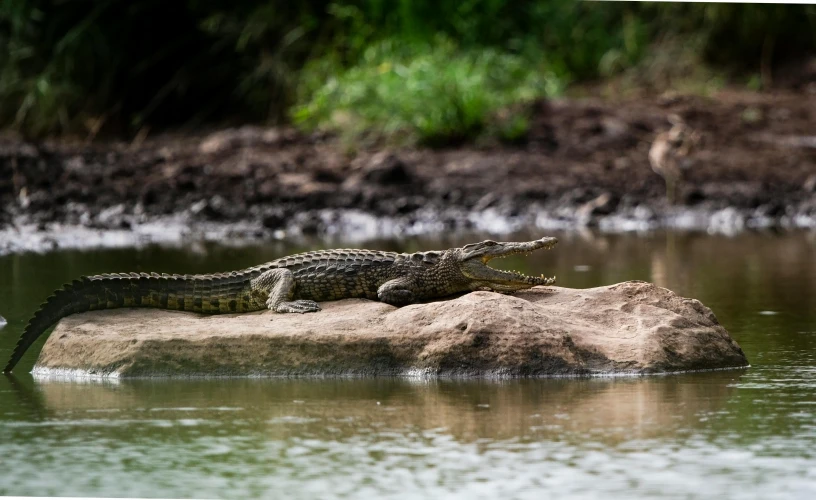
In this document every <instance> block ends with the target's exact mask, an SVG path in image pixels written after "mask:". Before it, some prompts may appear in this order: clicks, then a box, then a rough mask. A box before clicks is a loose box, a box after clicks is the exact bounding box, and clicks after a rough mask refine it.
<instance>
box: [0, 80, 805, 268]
mask: <svg viewBox="0 0 816 500" xmlns="http://www.w3.org/2000/svg"><path fill="white" fill-rule="evenodd" d="M670 114H677V115H679V116H680V117H682V119H683V120H684V121H685V122H686V123H687V124H688V125H689V126H691V127H693V128H694V129H696V130H698V131H699V132H700V134H701V136H702V143H701V144H700V145H699V146H698V148H697V149H696V150H695V151H694V152H693V153H692V154H691V155H690V157H689V159H688V162H687V168H686V169H685V170H684V172H683V181H682V182H681V183H680V185H679V189H678V203H677V204H676V205H669V204H668V203H667V201H666V196H665V187H664V182H663V179H662V178H661V177H660V176H658V175H657V174H655V173H654V172H653V171H652V169H651V167H650V164H649V160H648V151H649V148H650V146H651V144H652V141H653V140H654V139H655V137H656V135H657V134H658V133H660V132H662V131H665V130H667V129H668V128H669V127H670V123H669V121H668V116H669V115H670ZM530 116H531V128H530V131H529V133H528V135H527V137H526V138H525V140H524V141H522V142H520V143H517V144H513V145H507V144H500V143H498V142H495V143H484V144H475V145H473V144H471V145H464V146H459V147H455V148H448V149H422V148H419V149H418V148H385V147H382V148H375V149H362V150H353V149H352V148H351V147H350V145H349V144H347V143H344V142H343V141H341V140H339V139H336V138H332V137H329V136H326V135H325V134H317V133H316V134H303V133H299V132H297V131H295V130H291V129H266V128H260V127H254V126H248V127H242V128H238V129H227V130H221V131H216V132H213V133H184V134H182V133H175V134H163V135H157V136H155V137H152V138H147V139H146V140H143V141H140V142H132V143H126V142H117V141H111V142H94V143H90V144H85V143H81V142H70V141H66V140H60V141H45V142H41V143H31V142H26V141H24V140H22V139H20V138H18V137H14V136H10V135H5V136H1V137H0V253H8V252H18V251H27V250H43V249H49V248H55V247H57V248H58V247H82V246H117V245H132V244H138V243H139V242H162V241H181V240H185V239H188V238H193V239H218V240H231V241H241V240H259V239H271V238H282V237H296V236H297V235H308V236H320V237H331V236H335V235H338V234H340V235H343V236H344V237H345V238H346V239H351V240H353V239H356V238H359V239H366V238H371V237H382V236H392V235H406V234H422V233H434V232H441V231H457V230H466V231H474V230H476V231H483V232H488V233H496V234H501V233H507V232H511V231H516V230H518V229H520V228H523V227H527V228H529V227H537V228H541V229H553V228H558V229H564V228H575V227H583V226H597V227H599V228H600V229H601V230H605V231H629V230H650V229H654V228H658V227H679V228H684V229H702V230H708V231H711V232H726V233H733V232H737V231H740V230H744V229H751V228H758V227H811V228H816V136H814V135H813V134H814V130H816V127H814V124H816V96H813V95H811V94H808V93H807V92H805V91H802V92H799V93H793V92H779V93H768V94H758V93H748V92H745V93H741V92H723V93H721V94H718V95H717V96H715V97H712V98H706V97H697V96H694V97H691V96H659V97H652V98H640V99H638V100H632V101H618V102H609V101H600V100H586V99H583V100H562V101H552V102H538V103H535V104H534V105H532V106H531V109H530Z"/></svg>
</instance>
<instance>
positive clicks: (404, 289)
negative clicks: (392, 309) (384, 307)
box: [377, 278, 416, 306]
mask: <svg viewBox="0 0 816 500" xmlns="http://www.w3.org/2000/svg"><path fill="white" fill-rule="evenodd" d="M377 298H378V299H380V302H385V303H386V304H391V305H392V306H404V305H406V304H413V303H414V302H415V301H416V294H414V290H413V281H412V280H411V279H410V278H395V279H392V280H390V281H386V282H385V283H383V284H382V285H380V288H378V289H377Z"/></svg>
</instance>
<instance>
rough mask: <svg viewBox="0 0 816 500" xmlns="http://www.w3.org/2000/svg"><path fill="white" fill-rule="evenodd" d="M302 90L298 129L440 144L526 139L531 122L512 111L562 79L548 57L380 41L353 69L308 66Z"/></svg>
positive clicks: (550, 92) (555, 91)
mask: <svg viewBox="0 0 816 500" xmlns="http://www.w3.org/2000/svg"><path fill="white" fill-rule="evenodd" d="M301 85H302V87H301V88H300V92H299V94H300V95H302V96H303V98H302V101H301V104H299V105H297V106H295V107H294V108H293V110H292V119H293V121H294V123H295V124H297V125H300V126H302V127H305V128H308V129H322V130H328V131H332V132H338V133H341V134H342V135H344V136H345V137H350V138H359V137H362V136H364V135H367V136H369V138H370V139H378V138H392V139H393V138H395V139H397V140H398V141H408V142H417V143H420V144H424V145H431V146H443V145H448V144H453V143H459V142H463V141H470V140H474V139H478V138H480V137H482V136H485V135H491V136H495V137H498V138H499V139H503V140H507V141H509V142H515V141H519V140H521V139H522V138H523V137H524V135H525V134H526V131H527V128H528V122H527V120H526V117H525V116H524V115H523V112H522V111H515V112H510V113H509V114H508V110H509V109H511V108H516V109H519V110H520V109H522V107H521V106H518V104H520V103H525V102H529V101H533V100H535V99H538V98H541V97H552V96H556V95H559V94H561V93H562V91H563V89H564V85H565V80H564V79H563V78H560V77H558V76H557V75H556V74H555V73H554V72H552V71H550V70H549V69H548V68H547V64H546V61H545V60H544V59H543V57H538V58H534V57H530V56H523V55H516V54H511V53H507V52H501V51H498V50H495V49H484V50H463V49H461V48H459V47H458V46H457V45H456V44H455V43H454V42H453V41H451V40H450V39H447V38H444V37H441V36H440V37H437V39H436V41H435V43H434V44H433V46H428V45H424V44H416V43H414V44H411V43H406V42H403V41H400V40H398V39H390V40H385V41H381V42H379V43H376V44H374V45H372V46H370V47H368V49H367V50H366V51H365V53H364V54H363V56H362V58H361V60H360V62H359V63H358V64H356V65H354V66H352V67H350V68H348V69H343V68H338V67H337V66H336V65H334V64H331V63H330V62H327V61H325V60H324V61H318V62H316V63H314V64H313V65H311V66H307V67H306V68H305V69H304V71H303V75H302V80H301Z"/></svg>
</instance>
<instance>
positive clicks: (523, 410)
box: [0, 233, 816, 499]
mask: <svg viewBox="0 0 816 500" xmlns="http://www.w3.org/2000/svg"><path fill="white" fill-rule="evenodd" d="M530 236H538V235H529V234H520V235H517V237H516V238H514V239H527V238H528V237H530ZM558 236H559V239H560V240H561V243H560V244H559V246H558V247H556V249H555V250H553V251H550V252H544V253H540V254H534V255H533V256H531V257H528V258H524V257H518V258H510V259H504V260H502V261H499V262H497V263H496V266H497V267H505V268H515V269H518V270H521V271H525V272H528V273H542V272H543V273H545V274H547V275H550V274H556V275H557V276H558V278H559V284H561V285H562V286H572V287H581V288H583V287H591V286H598V285H604V284H610V283H615V282H619V281H623V280H627V279H642V280H649V281H654V282H656V283H658V284H659V285H662V286H666V287H668V288H671V289H673V290H675V291H677V292H678V293H680V294H682V295H686V296H692V297H696V298H698V299H700V300H702V301H703V302H704V303H705V304H706V305H708V306H710V307H711V308H712V309H713V310H714V312H715V313H716V314H717V317H718V318H719V320H720V322H721V323H722V324H723V325H724V326H725V327H726V328H727V329H728V330H729V331H730V332H731V333H732V335H733V336H734V338H735V339H736V340H737V341H738V342H739V343H740V345H741V346H742V347H743V349H744V350H745V352H746V354H747V356H748V358H749V360H750V361H751V364H752V367H751V368H750V369H747V370H736V371H723V372H712V373H700V374H687V375H677V376H662V377H651V378H617V379H575V380H522V381H500V382H495V381H491V382H487V381H477V380H468V381H428V380H401V379H374V380H256V379H243V380H186V381H170V380H121V381H118V382H116V381H85V382H76V381H75V382H70V381H45V380H34V379H32V378H31V377H30V376H28V375H25V374H24V372H26V371H27V370H28V369H30V367H31V366H32V364H33V363H34V360H35V358H36V351H38V350H39V347H40V346H41V345H42V342H40V343H38V344H37V345H36V346H35V348H33V349H32V350H31V351H30V352H29V354H28V355H27V356H26V357H25V358H24V361H23V363H21V365H20V368H21V369H20V372H21V373H23V375H18V376H17V377H16V378H6V377H0V457H2V458H1V459H0V463H2V471H3V472H2V473H0V495H3V494H5V495H10V494H15V495H36V496H40V495H55V496H56V495H62V496H139V497H200V498H242V497H264V498H380V497H383V496H389V497H396V498H434V497H439V496H443V495H446V496H449V497H451V498H463V499H464V498H496V497H504V498H547V497H549V496H558V497H573V498H633V497H649V498H655V497H658V498H690V497H692V496H700V495H704V496H706V497H716V498H719V497H722V498H725V497H732V498H803V499H804V498H816V451H814V450H816V381H815V377H814V376H816V258H814V257H816V234H814V233H786V234H744V235H740V236H737V237H733V238H727V237H715V236H708V235H704V234H678V233H656V234H650V235H645V236H636V235H595V234H592V233H585V234H581V233H571V234H564V235H558ZM478 239H480V238H478V237H477V236H474V237H467V238H454V237H452V238H450V239H447V240H440V239H437V240H433V239H414V240H408V241H401V242H395V241H372V242H368V243H366V244H365V245H360V246H365V247H369V248H382V249H390V250H404V251H414V250H418V249H432V248H433V249H436V248H446V247H449V246H452V245H458V244H461V243H463V242H472V241H476V240H478ZM508 239H509V238H508ZM335 245H336V244H333V245H330V246H335ZM318 246H325V244H320V243H317V242H315V243H314V244H312V245H309V246H308V249H312V248H315V247H318ZM304 249H307V248H305V247H301V248H293V247H290V246H287V245H285V244H282V243H276V244H272V245H268V246H254V247H246V248H231V247H228V246H217V245H194V246H190V247H185V248H181V249H179V248H175V249H174V248H161V247H149V248H147V249H143V250H139V251H136V250H123V249H120V250H100V251H90V252H87V251H86V252H70V251H69V252H55V253H49V254H45V255H36V254H25V255H15V256H6V257H2V258H0V315H2V316H3V317H5V318H6V319H7V320H8V324H7V325H6V326H5V327H4V328H2V329H0V357H2V360H3V361H4V360H5V359H6V358H7V356H8V355H9V353H10V350H11V348H12V346H13V344H14V343H15V341H16V338H17V337H18V336H19V334H20V332H21V330H22V328H23V326H24V324H25V322H26V321H27V320H28V317H29V316H30V315H31V314H32V313H33V312H34V310H35V309H36V307H37V305H38V304H39V303H40V302H41V301H42V300H43V299H44V298H45V297H46V296H47V295H48V294H49V293H50V292H51V290H52V289H53V288H55V287H57V286H58V285H60V284H61V283H63V282H66V281H69V280H71V279H73V278H75V277H77V276H78V275H82V274H93V273H100V272H116V271H156V272H177V273H193V272H212V271H224V270H230V269H234V268H240V267H244V266H249V265H254V264H257V263H260V262H263V261H266V260H271V259H273V258H276V257H279V256H282V255H285V254H288V253H291V252H295V251H300V250H304Z"/></svg>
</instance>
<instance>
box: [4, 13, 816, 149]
mask: <svg viewBox="0 0 816 500" xmlns="http://www.w3.org/2000/svg"><path fill="white" fill-rule="evenodd" d="M665 40H672V43H673V44H674V46H679V47H684V46H685V47H693V50H694V51H695V52H696V53H697V54H699V57H700V63H701V64H708V63H710V64H711V65H712V66H715V67H717V68H722V69H721V70H720V71H726V72H733V73H740V72H742V80H741V81H742V82H745V81H747V77H746V76H745V75H746V74H748V75H759V76H760V80H758V83H757V81H755V80H752V82H753V84H754V85H755V86H757V87H762V86H767V85H768V84H769V83H770V82H771V78H770V76H771V68H772V67H773V65H774V64H776V63H778V62H780V61H782V60H783V59H784V58H793V57H798V56H801V55H803V54H810V53H813V52H814V49H816V7H815V6H803V5H757V4H749V5H735V4H667V3H624V2H600V3H596V2H586V3H584V2H577V1H574V0H528V1H514V0H462V1H459V2H439V1H429V0H334V1H332V0H301V1H298V2H290V1H288V0H266V1H262V0H232V1H229V2H227V1H223V0H178V1H174V2H167V1H164V2H160V1H157V0H133V1H130V2H121V1H115V0H0V44H2V46H3V48H4V49H5V50H3V51H2V55H0V126H5V127H13V128H16V129H18V130H20V131H22V132H24V133H26V134H28V135H36V136H41V135H47V134H55V133H64V132H74V133H84V134H90V135H94V134H96V133H97V132H98V131H100V130H102V131H106V132H108V133H118V134H134V133H137V132H138V131H139V130H140V129H142V128H144V127H167V126H178V125H198V124H202V123H207V122H232V121H235V122H237V121H266V122H271V123H277V122H281V121H285V120H287V119H289V118H290V110H291V113H292V114H291V117H293V118H295V119H296V120H297V121H298V122H299V123H303V124H304V125H310V126H327V127H331V126H334V125H336V124H338V123H340V122H338V120H341V122H342V117H343V116H344V115H345V116H347V117H352V118H354V119H355V120H354V121H355V122H356V123H357V124H358V125H359V126H365V127H373V128H374V129H376V130H379V131H381V132H385V133H397V131H398V132H399V133H402V132H405V133H407V134H409V135H413V136H416V138H418V139H420V140H424V141H426V142H434V141H436V140H443V141H444V140H445V138H447V139H457V138H470V137H473V136H475V135H478V134H479V133H481V131H483V130H484V129H485V128H486V121H489V120H490V119H491V117H492V116H497V115H496V110H497V108H501V107H503V106H507V105H510V104H513V103H515V102H519V101H523V100H526V99H531V98H535V97H538V96H546V95H551V94H552V93H554V92H558V91H559V90H560V89H561V88H563V86H564V85H565V84H566V83H568V82H575V81H582V80H588V79H595V78H598V77H605V76H610V75H616V74H620V73H623V72H625V71H627V70H632V69H633V68H635V69H634V71H636V70H637V68H638V67H639V66H638V65H639V64H643V61H648V60H650V59H649V58H651V60H662V61H665V62H666V63H665V64H664V65H667V66H670V65H671V63H672V61H674V60H676V59H677V58H676V57H674V56H672V57H664V58H662V59H660V57H659V56H658V55H656V51H659V50H660V47H661V43H662V42H664V41H665ZM687 42H688V43H687ZM680 59H683V58H680ZM683 60H684V61H686V63H684V64H688V61H689V60H691V59H690V58H685V59H683ZM667 71H668V70H667ZM682 71H683V72H685V71H686V70H685V69H684V70H682ZM667 81H668V82H669V83H671V79H669V80H667ZM401 87H402V88H401ZM377 108H380V109H377ZM505 123H506V124H507V126H506V127H503V128H502V127H500V128H501V130H499V131H498V134H499V135H500V136H503V135H508V136H509V137H511V138H513V140H516V139H517V138H519V137H521V136H523V133H524V129H525V123H526V120H525V118H524V117H523V116H514V117H510V118H508V119H507V120H506V122H505Z"/></svg>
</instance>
